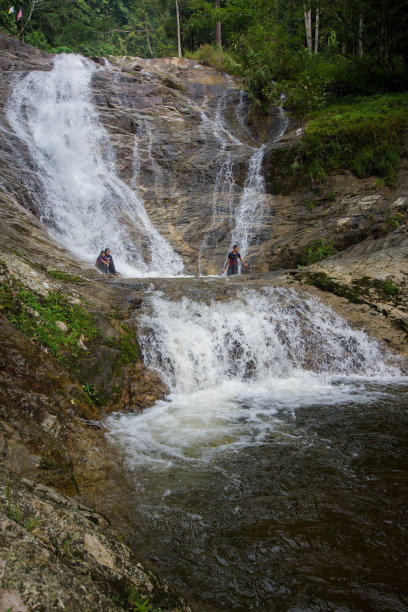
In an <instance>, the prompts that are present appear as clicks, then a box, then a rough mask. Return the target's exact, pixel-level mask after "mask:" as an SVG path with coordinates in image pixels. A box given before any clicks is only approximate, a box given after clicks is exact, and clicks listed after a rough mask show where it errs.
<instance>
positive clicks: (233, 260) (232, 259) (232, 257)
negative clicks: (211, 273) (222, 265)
mask: <svg viewBox="0 0 408 612" xmlns="http://www.w3.org/2000/svg"><path fill="white" fill-rule="evenodd" d="M238 259H241V255H240V254H239V253H234V251H231V252H230V253H228V265H229V266H230V267H232V266H237V265H238Z"/></svg>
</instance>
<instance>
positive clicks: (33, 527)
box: [6, 479, 43, 535]
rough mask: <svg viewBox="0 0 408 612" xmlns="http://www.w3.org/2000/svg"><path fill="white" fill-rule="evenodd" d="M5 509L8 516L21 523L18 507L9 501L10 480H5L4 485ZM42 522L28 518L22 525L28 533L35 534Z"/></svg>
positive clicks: (36, 518) (35, 518)
mask: <svg viewBox="0 0 408 612" xmlns="http://www.w3.org/2000/svg"><path fill="white" fill-rule="evenodd" d="M6 509H7V514H8V516H9V517H10V518H11V519H13V520H14V521H16V522H17V523H20V522H21V521H22V516H21V510H20V506H19V505H18V504H16V503H13V502H12V500H11V491H10V479H8V480H7V484H6ZM42 522H43V519H40V518H38V517H31V516H30V517H29V518H28V519H27V521H26V522H25V523H22V525H23V527H24V528H25V529H27V531H28V532H29V533H32V534H34V535H35V534H36V533H37V532H38V526H39V524H40V523H42Z"/></svg>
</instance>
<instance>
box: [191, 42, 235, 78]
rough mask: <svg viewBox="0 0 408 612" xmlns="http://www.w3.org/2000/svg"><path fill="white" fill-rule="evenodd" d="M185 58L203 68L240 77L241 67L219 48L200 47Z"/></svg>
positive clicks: (210, 46)
mask: <svg viewBox="0 0 408 612" xmlns="http://www.w3.org/2000/svg"><path fill="white" fill-rule="evenodd" d="M185 56H186V57H188V58H190V59H194V60H196V61H197V62H198V63H200V64H202V65H203V66H210V67H211V68H215V69H216V70H219V71H220V72H227V73H228V74H235V75H237V76H241V75H242V66H241V65H240V64H239V63H238V62H237V61H236V60H235V59H234V58H233V56H232V55H231V54H230V53H228V52H227V51H224V50H223V49H222V48H220V47H214V46H213V45H202V46H201V47H200V48H199V49H197V51H194V53H188V52H187V53H186V54H185Z"/></svg>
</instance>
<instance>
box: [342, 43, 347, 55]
mask: <svg viewBox="0 0 408 612" xmlns="http://www.w3.org/2000/svg"><path fill="white" fill-rule="evenodd" d="M341 54H342V55H346V41H345V40H343V42H342V43H341Z"/></svg>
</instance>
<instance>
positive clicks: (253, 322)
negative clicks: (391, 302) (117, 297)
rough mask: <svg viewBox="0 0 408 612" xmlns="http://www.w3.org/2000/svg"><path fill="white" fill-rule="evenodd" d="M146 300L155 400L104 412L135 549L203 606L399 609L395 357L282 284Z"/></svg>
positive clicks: (399, 389)
mask: <svg viewBox="0 0 408 612" xmlns="http://www.w3.org/2000/svg"><path fill="white" fill-rule="evenodd" d="M149 299H150V301H151V312H150V314H144V315H142V316H141V319H140V338H139V340H140V343H141V346H142V349H143V353H144V359H145V362H146V363H147V364H148V365H149V366H150V367H152V368H154V369H156V370H157V371H158V372H159V373H160V374H161V376H162V378H163V380H164V381H165V382H166V384H167V386H168V388H169V395H168V397H167V399H166V400H162V401H158V402H157V403H156V404H155V406H153V407H152V408H150V409H147V410H145V411H144V412H143V413H141V414H138V415H129V414H127V415H116V416H112V417H110V418H109V420H108V427H109V436H110V437H111V439H112V440H115V441H116V442H118V443H119V445H120V446H121V447H122V448H123V450H124V453H125V461H126V463H127V464H128V472H129V474H130V475H131V477H133V479H134V480H133V484H134V487H135V500H134V501H131V502H130V505H129V508H128V510H127V513H128V514H130V515H133V516H134V523H135V532H134V534H133V538H134V545H135V547H137V549H138V550H139V551H140V552H141V553H142V554H143V555H144V556H145V557H149V558H150V559H151V560H152V561H153V563H157V564H158V565H159V566H160V569H161V571H162V572H164V573H165V574H167V575H168V576H169V577H170V578H171V579H172V581H173V582H174V583H175V584H177V585H178V586H179V588H182V589H184V590H185V591H186V593H187V595H188V596H190V597H191V598H193V599H194V597H198V603H197V609H199V610H202V611H204V610H208V611H213V610H215V609H216V610H228V611H229V610H239V611H242V612H243V611H244V610H245V611H247V610H257V611H259V612H273V611H275V610H280V609H282V610H309V609H327V610H335V609H344V610H349V609H363V608H364V606H361V601H363V602H366V603H367V602H368V604H367V605H368V607H370V605H371V604H372V605H373V604H374V602H375V601H378V598H379V600H380V601H382V600H383V599H384V598H385V599H384V601H385V600H386V601H387V602H388V604H387V605H388V607H386V608H382V609H393V610H400V609H401V610H402V609H403V608H401V606H400V601H401V600H400V599H399V597H400V595H399V594H400V593H401V586H399V585H400V584H402V583H401V582H400V581H401V580H404V576H405V573H404V572H405V571H406V562H405V561H403V556H404V555H403V552H402V550H403V547H402V548H401V547H399V545H398V544H397V542H396V541H395V545H393V544H392V543H391V544H390V541H391V542H392V541H394V540H392V537H393V536H392V533H393V529H394V530H395V527H394V520H395V512H397V513H400V512H403V511H404V509H405V498H404V495H403V491H404V490H406V488H407V487H406V481H405V480H404V476H403V474H402V472H401V469H399V467H398V466H400V465H402V463H403V461H404V460H405V456H406V453H407V451H408V449H407V445H406V443H404V439H405V438H404V435H403V433H405V434H408V418H406V417H405V416H403V415H404V414H405V412H404V410H401V409H403V408H405V409H408V403H407V397H406V390H407V384H408V383H407V378H404V377H403V376H402V374H401V371H400V369H399V367H400V363H399V360H398V358H397V357H395V356H393V355H392V354H390V353H388V352H386V351H385V350H383V349H382V348H381V347H380V345H379V344H378V342H377V341H375V340H373V339H371V338H369V337H368V336H367V335H366V334H364V333H363V332H361V331H356V330H353V329H352V328H351V327H349V326H348V325H347V324H346V323H345V321H344V320H343V319H342V318H341V317H340V316H338V315H337V314H335V313H334V312H333V311H332V310H331V309H330V308H328V307H325V306H323V305H322V304H321V303H320V302H319V301H318V300H316V299H312V298H306V297H305V296H304V295H301V294H298V293H297V292H295V291H293V290H287V289H278V288H264V289H263V290H260V291H254V290H247V291H242V292H241V293H239V294H237V295H234V296H233V298H232V299H231V300H230V301H211V302H209V303H203V302H200V301H195V300H193V299H189V298H188V297H184V298H183V299H182V300H181V301H178V302H177V301H170V300H168V299H166V298H165V297H164V296H163V295H162V294H160V293H157V292H153V293H151V294H150V298H149ZM397 406H398V408H397ZM407 414H408V412H407ZM132 475H133V476H132ZM400 476H401V477H400ZM377 481H378V484H377ZM396 485H398V486H399V487H400V488H398V489H396V488H395V486H396ZM388 491H389V493H388ZM400 535H401V536H402V532H400ZM384 542H386V545H385V544H384ZM362 548H363V549H364V551H365V552H362ZM388 550H389V551H390V552H389V556H388V553H387V551H388ZM362 555H363V557H364V558H363V560H362ZM401 563H402V565H401ZM404 568H405V569H404ZM349 576H353V579H351V578H350V579H349ZM387 581H388V582H387ZM367 584H368V585H369V586H368V587H367ZM384 584H393V585H395V590H394V592H393V591H390V592H388V591H384ZM310 585H312V586H310ZM376 598H377V599H376ZM359 602H360V604H359ZM374 608H375V606H374ZM370 609H371V608H370Z"/></svg>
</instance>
